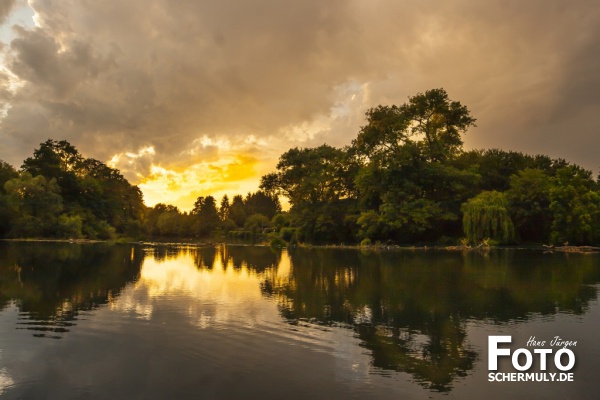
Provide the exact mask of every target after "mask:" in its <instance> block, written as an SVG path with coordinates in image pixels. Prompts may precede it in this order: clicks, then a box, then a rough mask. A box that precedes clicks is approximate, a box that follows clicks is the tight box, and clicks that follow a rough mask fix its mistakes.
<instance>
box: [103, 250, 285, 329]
mask: <svg viewBox="0 0 600 400" xmlns="http://www.w3.org/2000/svg"><path fill="white" fill-rule="evenodd" d="M194 260H195V259H194V253H193V252H189V251H182V252H180V253H179V254H178V255H177V256H176V257H172V258H167V259H162V260H157V259H156V258H154V257H152V256H151V255H148V256H147V257H146V258H145V260H144V263H143V265H142V268H141V272H140V278H139V280H138V281H137V282H136V283H135V284H133V285H131V286H129V287H128V288H126V289H125V290H123V291H122V292H121V294H120V295H119V296H118V297H116V298H114V299H112V301H111V302H110V308H111V310H114V311H119V312H122V313H128V314H133V315H135V316H136V317H137V318H141V319H146V320H150V319H152V315H153V313H154V312H155V307H157V306H158V304H159V303H157V300H161V302H160V303H161V304H164V300H167V301H172V302H171V304H174V305H175V307H177V308H179V309H180V310H181V312H183V313H185V314H187V316H188V317H189V318H190V320H191V323H192V324H193V325H195V326H197V327H199V328H201V329H204V328H207V327H209V326H213V325H215V324H222V323H230V322H231V321H232V320H236V321H238V322H243V323H244V325H250V326H251V325H253V324H254V322H253V320H254V319H256V316H254V317H255V318H252V317H253V314H256V311H257V307H256V306H257V305H258V304H261V303H262V302H264V297H263V296H262V294H261V291H260V283H261V282H262V281H263V280H264V277H263V276H262V275H261V274H258V273H256V272H254V271H253V270H251V269H249V268H248V267H247V266H245V265H243V266H242V268H240V269H235V268H233V265H232V263H231V262H230V263H229V264H228V265H223V259H222V256H221V253H220V252H217V253H216V257H215V261H214V263H213V265H212V268H205V267H202V268H198V267H197V265H196V263H195V262H194ZM284 268H287V270H288V271H289V268H290V267H289V259H287V267H285V266H284Z"/></svg>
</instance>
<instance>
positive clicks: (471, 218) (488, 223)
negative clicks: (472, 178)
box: [462, 191, 515, 243]
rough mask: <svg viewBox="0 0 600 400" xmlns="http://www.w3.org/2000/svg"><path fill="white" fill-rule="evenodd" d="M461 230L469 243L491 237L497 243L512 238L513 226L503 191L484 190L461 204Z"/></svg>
mask: <svg viewBox="0 0 600 400" xmlns="http://www.w3.org/2000/svg"><path fill="white" fill-rule="evenodd" d="M462 212H463V230H464V233H465V236H466V237H467V239H468V240H469V242H470V243H480V242H481V241H483V240H484V239H488V238H489V239H492V240H495V241H498V242H499V243H510V242H512V241H513V240H514V231H515V230H514V226H513V223H512V220H511V219H510V214H509V211H508V201H507V200H506V197H505V196H504V194H503V193H500V192H496V191H484V192H481V193H480V194H478V195H477V196H475V197H473V198H472V199H470V200H469V201H467V202H466V203H464V204H463V205H462Z"/></svg>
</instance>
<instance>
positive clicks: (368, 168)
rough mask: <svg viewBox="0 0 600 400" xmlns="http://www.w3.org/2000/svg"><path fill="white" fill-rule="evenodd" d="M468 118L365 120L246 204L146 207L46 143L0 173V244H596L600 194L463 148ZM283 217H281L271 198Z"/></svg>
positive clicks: (441, 100)
mask: <svg viewBox="0 0 600 400" xmlns="http://www.w3.org/2000/svg"><path fill="white" fill-rule="evenodd" d="M475 122H476V119H475V118H474V117H472V116H471V113H470V111H469V110H468V108H467V107H466V106H464V105H462V104H461V103H460V102H458V101H453V100H451V99H450V98H449V97H448V94H447V93H446V91H445V90H444V89H432V90H428V91H426V92H425V93H418V94H416V95H415V96H411V97H409V99H408V102H406V103H405V104H402V105H400V106H396V105H392V106H382V105H380V106H377V107H374V108H371V109H369V110H367V112H366V124H365V125H364V126H362V127H361V128H360V130H359V132H358V135H357V137H356V138H355V139H354V140H353V141H352V143H351V144H350V145H349V146H346V147H344V148H335V147H332V146H329V145H326V144H324V145H322V146H319V147H315V148H292V149H290V150H288V151H287V152H285V153H283V154H282V155H281V156H280V159H279V162H278V164H277V166H276V170H275V171H274V172H272V173H270V174H267V175H265V176H263V177H262V178H261V184H260V190H258V191H257V192H255V193H248V194H247V195H246V197H243V196H241V195H236V196H234V197H233V198H232V199H231V200H230V199H229V197H228V196H224V197H223V198H222V199H221V200H220V202H219V203H218V204H217V200H216V199H215V198H214V197H213V196H206V197H199V198H198V199H197V200H196V202H195V203H194V207H193V209H192V210H191V211H190V212H181V211H180V210H179V209H178V208H177V207H175V206H172V205H168V204H157V205H156V206H154V207H147V206H145V205H144V203H143V199H142V194H141V192H140V190H139V189H138V188H137V187H136V186H133V185H131V184H130V183H129V182H127V180H126V179H125V178H124V177H123V176H122V175H121V174H120V172H119V171H118V170H116V169H113V168H110V167H108V166H106V165H105V164H103V163H102V162H100V161H98V160H94V159H86V158H84V157H83V156H81V155H80V154H79V152H78V151H77V150H76V149H75V148H74V147H73V146H72V145H71V144H70V143H68V142H66V141H64V140H63V141H55V140H48V141H46V142H44V143H42V144H41V145H40V147H39V148H38V149H36V150H35V151H34V154H33V156H32V157H30V158H27V159H26V160H25V161H24V162H23V165H22V166H21V168H20V170H18V171H17V170H15V169H14V168H13V167H12V166H10V165H9V164H7V163H5V162H0V235H2V236H3V237H64V238H75V237H86V238H99V239H108V238H114V237H116V236H125V237H131V238H143V237H157V236H161V237H180V238H181V237H185V238H198V237H230V238H235V237H241V238H246V239H247V238H255V239H256V238H259V239H263V240H264V239H266V240H271V241H272V242H273V243H274V244H276V245H280V246H283V245H286V244H289V243H292V244H293V243H296V242H305V243H314V244H325V243H345V244H357V243H362V244H369V243H375V242H381V243H395V244H419V243H422V244H430V243H437V244H456V243H457V242H461V243H463V244H466V243H471V244H478V243H481V242H486V243H498V244H516V243H556V244H562V243H565V242H568V243H570V244H577V245H589V244H598V243H599V242H600V183H599V181H598V180H597V179H594V177H593V176H592V172H591V171H588V170H585V169H584V168H582V167H580V166H578V165H575V164H571V163H569V162H567V161H565V160H563V159H553V158H550V157H548V156H545V155H535V156H533V155H527V154H523V153H521V152H515V151H503V150H498V149H489V150H470V151H465V150H464V149H463V136H464V134H465V133H466V132H467V131H468V129H469V128H471V127H473V126H475ZM281 196H284V197H286V198H287V200H288V202H289V204H290V209H289V211H286V212H282V209H281V204H280V202H279V198H280V197H281Z"/></svg>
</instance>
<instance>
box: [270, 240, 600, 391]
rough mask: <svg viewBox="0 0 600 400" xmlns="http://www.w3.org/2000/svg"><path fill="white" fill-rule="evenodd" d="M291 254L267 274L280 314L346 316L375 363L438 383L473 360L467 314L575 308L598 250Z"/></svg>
mask: <svg viewBox="0 0 600 400" xmlns="http://www.w3.org/2000/svg"><path fill="white" fill-rule="evenodd" d="M290 258H291V264H292V268H291V273H290V275H289V277H287V278H277V277H273V278H272V282H271V283H270V286H271V287H272V288H273V289H272V290H273V292H274V294H275V296H277V297H278V301H279V306H280V309H281V313H282V315H283V316H284V317H285V318H287V319H289V320H290V322H291V323H296V322H297V321H298V320H299V319H308V320H313V321H315V322H318V323H326V324H344V325H349V326H352V327H353V329H355V331H356V332H357V333H358V335H359V337H360V339H361V340H362V341H363V343H362V345H363V346H364V347H366V348H368V349H369V350H370V351H371V353H372V355H373V365H374V366H375V367H379V368H384V369H391V370H396V371H403V372H408V373H410V374H412V375H413V376H414V378H415V379H416V380H417V381H419V382H421V383H422V384H423V385H425V386H427V387H429V388H431V389H432V390H437V391H447V390H450V389H451V387H452V382H453V381H454V379H456V378H457V377H459V376H463V375H465V374H467V372H468V371H469V370H470V369H472V368H473V363H474V361H475V359H476V358H477V354H476V353H475V352H474V351H473V350H472V349H471V348H470V346H469V345H468V342H466V322H467V320H468V319H486V320H492V321H496V322H497V323H506V322H508V321H514V320H519V319H526V318H529V317H530V316H531V315H532V314H553V313H557V312H563V311H564V312H570V313H582V312H585V310H586V309H587V305H588V303H589V302H590V300H593V299H595V297H596V290H595V288H593V287H591V286H589V284H595V283H597V282H598V281H600V268H598V266H599V265H598V264H599V258H597V257H590V256H585V255H570V258H565V257H563V256H562V255H555V256H546V255H543V254H541V253H532V252H491V253H488V254H480V253H466V254H461V253H434V252H394V253H391V252H389V253H380V254H371V255H368V254H367V255H363V254H361V253H359V252H356V251H345V250H331V249H312V250H309V249H297V250H295V251H292V252H290ZM586 285H588V286H586Z"/></svg>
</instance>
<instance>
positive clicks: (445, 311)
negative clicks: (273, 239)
mask: <svg viewBox="0 0 600 400" xmlns="http://www.w3.org/2000/svg"><path fill="white" fill-rule="evenodd" d="M599 283H600V255H584V254H561V253H556V254H544V253H542V252H529V251H500V250H498V251H492V252H489V253H477V252H471V253H460V252H456V253H455V252H433V251H408V250H403V251H389V252H385V251H382V252H371V253H368V252H361V251H359V250H348V249H294V250H290V251H286V250H283V251H274V250H271V249H269V248H266V247H251V246H220V247H216V248H212V247H211V248H195V247H187V246H152V245H143V244H139V245H108V244H86V245H78V244H56V243H54V244H51V243H6V242H5V243H0V398H1V399H21V398H22V399H59V398H60V399H114V398H117V399H188V398H189V399H236V398H252V399H271V398H272V399H286V398H288V399H296V398H307V399H308V398H310V399H318V398H328V399H338V398H339V399H341V398H360V399H363V398H376V399H398V398H406V399H429V398H448V397H451V398H459V399H469V398H473V399H480V398H485V399H505V398H547V399H559V398H560V399H564V398H573V399H583V398H597V396H598V393H599V392H600V379H598V372H597V368H598V364H599V363H600V339H599V338H598V333H597V332H598V331H599V330H600V329H599V328H600V305H599V302H598V291H599V289H600V285H599ZM490 335H510V336H512V340H513V345H511V346H512V347H510V348H511V349H512V351H514V350H516V349H517V348H519V347H526V342H527V341H528V339H529V338H530V337H532V336H535V337H536V340H545V341H547V342H549V341H550V340H551V339H552V338H554V337H555V336H559V337H560V338H562V339H563V340H570V341H577V345H576V346H572V347H570V349H571V350H572V351H573V354H574V356H575V357H576V365H575V367H574V368H573V369H571V370H570V371H569V372H570V373H573V382H489V381H488V374H489V372H490V371H488V336H490ZM546 347H549V345H547V346H546ZM555 350H556V349H555ZM500 359H501V363H500V369H501V371H503V372H516V370H515V369H514V368H512V365H511V364H510V357H500ZM519 360H521V361H520V362H521V363H523V362H524V361H523V360H524V359H519ZM534 360H535V363H534V364H537V363H538V359H537V358H535V359H534ZM563 361H564V363H563V364H566V361H567V358H564V359H563ZM548 362H549V364H552V365H551V368H549V371H550V372H553V371H554V372H556V369H555V367H554V365H553V364H554V363H553V357H549V358H548ZM535 368H537V369H535ZM553 368H554V370H553ZM533 370H537V371H539V368H538V367H536V366H534V367H533V369H532V370H531V371H533ZM559 372H560V371H559Z"/></svg>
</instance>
